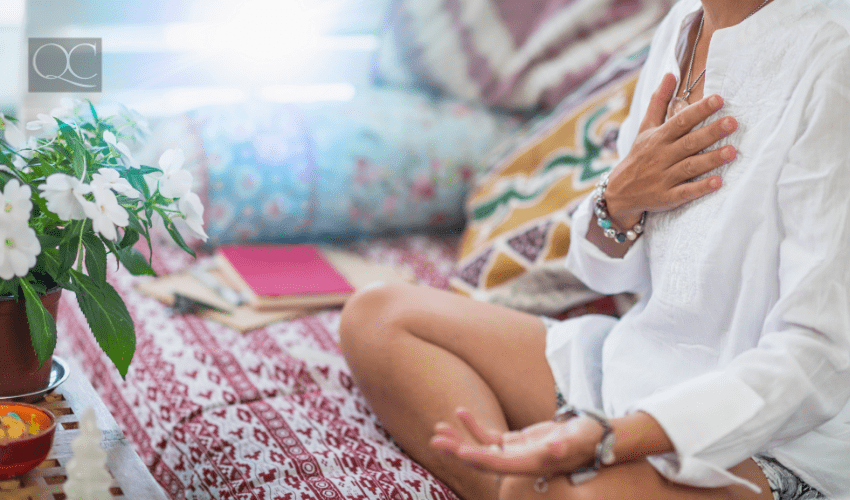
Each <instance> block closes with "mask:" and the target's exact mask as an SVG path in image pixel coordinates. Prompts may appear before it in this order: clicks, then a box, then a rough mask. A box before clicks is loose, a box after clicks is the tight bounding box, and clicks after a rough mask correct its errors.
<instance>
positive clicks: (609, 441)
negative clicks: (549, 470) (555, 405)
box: [534, 405, 617, 493]
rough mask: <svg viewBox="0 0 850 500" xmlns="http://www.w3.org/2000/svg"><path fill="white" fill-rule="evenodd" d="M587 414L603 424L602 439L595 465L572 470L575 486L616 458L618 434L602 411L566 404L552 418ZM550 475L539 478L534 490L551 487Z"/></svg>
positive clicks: (559, 420) (571, 475) (557, 419)
mask: <svg viewBox="0 0 850 500" xmlns="http://www.w3.org/2000/svg"><path fill="white" fill-rule="evenodd" d="M578 416H585V417H588V418H592V419H593V420H595V421H596V423H598V424H599V425H601V426H602V431H603V432H602V439H600V440H599V444H597V445H596V453H595V456H594V459H593V465H589V466H587V467H582V468H579V469H576V470H574V471H572V472H570V474H569V476H570V482H571V483H572V484H573V485H574V486H578V485H580V484H582V483H584V482H586V481H589V480H590V479H592V478H593V477H595V476H596V475H597V474H598V473H599V469H601V468H602V466H603V465H611V464H613V463H614V461H615V460H616V457H615V456H614V445H615V444H616V443H617V436H615V435H614V429H613V428H612V427H611V424H610V423H608V418H607V417H605V415H604V414H603V413H602V412H599V411H597V410H586V409H580V408H576V407H575V406H572V405H565V406H562V407H561V408H559V409H558V411H556V412H555V416H554V417H552V420H554V421H555V422H565V421H567V420H569V419H571V418H573V417H578ZM548 479H549V477H548V476H544V477H540V478H537V481H535V483H534V490H535V491H537V492H538V493H545V492H546V490H548V489H549V484H548V483H547V480H548Z"/></svg>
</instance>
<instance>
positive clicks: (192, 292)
mask: <svg viewBox="0 0 850 500" xmlns="http://www.w3.org/2000/svg"><path fill="white" fill-rule="evenodd" d="M411 278H412V277H411V276H409V275H405V274H403V273H401V272H399V271H398V270H396V269H394V268H392V267H389V266H386V265H383V264H376V263H373V262H368V261H366V260H365V259H363V258H362V257H360V256H358V255H356V254H353V253H351V252H347V251H344V250H340V249H337V248H332V247H327V246H319V245H312V244H298V245H295V244H281V245H228V246H221V247H219V248H218V249H217V250H216V253H215V255H214V256H212V257H210V258H207V259H203V260H201V261H200V262H199V263H198V264H196V265H194V266H193V267H192V268H190V269H188V270H186V271H185V272H181V273H176V274H173V275H169V276H164V277H160V278H156V279H153V280H150V281H145V282H142V283H140V284H139V285H138V288H139V290H140V291H142V292H143V293H146V294H148V295H151V296H154V297H156V298H158V299H159V300H161V301H163V302H165V303H167V304H169V305H171V306H172V307H174V309H175V310H177V311H178V312H181V313H186V312H191V313H197V314H199V315H201V316H205V317H208V318H210V319H213V320H216V321H219V322H221V323H224V324H226V325H228V326H230V327H232V328H235V329H237V330H240V331H243V332H244V331H249V330H253V329H256V328H260V327H262V326H265V325H268V324H270V323H273V322H276V321H280V320H283V319H289V318H293V317H296V316H299V315H301V314H304V313H305V312H308V311H312V310H315V309H321V308H330V307H339V306H342V305H343V304H344V303H345V301H346V300H347V299H348V298H349V297H351V295H352V294H353V293H354V292H355V291H356V290H358V289H360V288H363V287H365V286H368V285H371V284H374V283H376V282H409V281H412V279H411Z"/></svg>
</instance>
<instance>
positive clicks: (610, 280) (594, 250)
mask: <svg viewBox="0 0 850 500" xmlns="http://www.w3.org/2000/svg"><path fill="white" fill-rule="evenodd" d="M592 197H593V195H592V194H591V195H590V196H588V197H587V198H585V199H584V200H583V201H582V202H581V203H580V204H579V205H578V207H576V210H575V212H573V215H572V218H571V229H570V251H569V253H568V254H567V264H566V265H567V268H568V269H569V270H570V271H571V272H572V273H573V274H575V275H576V277H578V278H579V279H580V280H581V281H582V282H584V283H585V284H586V285H587V286H588V287H590V288H591V289H592V290H594V291H596V292H599V293H603V294H608V295H610V294H615V293H621V292H640V291H643V290H644V289H646V288H647V287H648V282H647V279H646V277H647V276H648V273H649V268H648V264H647V262H646V251H645V240H646V238H643V237H641V238H638V239H637V240H636V241H635V242H634V243H633V244H632V246H631V248H629V251H628V252H626V255H625V256H623V258H614V257H611V256H609V255H607V254H606V253H605V252H603V251H602V250H600V249H599V247H597V246H596V245H595V244H593V243H591V242H590V241H588V240H587V237H586V235H587V229H588V227H589V226H590V224H591V221H592V219H593V211H592V205H593V200H592Z"/></svg>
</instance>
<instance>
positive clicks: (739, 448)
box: [632, 372, 765, 492]
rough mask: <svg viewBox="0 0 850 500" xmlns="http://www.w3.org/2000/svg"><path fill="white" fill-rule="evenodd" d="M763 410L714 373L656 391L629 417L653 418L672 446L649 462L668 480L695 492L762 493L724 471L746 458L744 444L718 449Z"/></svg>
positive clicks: (739, 385) (748, 392) (750, 394)
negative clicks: (733, 489) (742, 489)
mask: <svg viewBox="0 0 850 500" xmlns="http://www.w3.org/2000/svg"><path fill="white" fill-rule="evenodd" d="M764 404H765V403H764V400H763V399H762V398H761V396H759V395H758V393H756V392H755V391H754V390H753V389H752V388H751V387H750V386H748V385H747V384H745V383H744V382H742V381H741V380H740V379H738V378H735V377H730V376H726V375H725V374H723V373H719V372H717V373H709V374H706V375H704V376H701V377H698V378H695V379H692V380H689V381H687V382H684V383H681V384H677V385H675V386H673V387H670V388H668V389H665V390H663V391H659V392H657V393H655V394H653V395H651V396H649V397H647V398H644V399H643V400H640V401H638V402H637V403H636V404H635V406H634V408H632V411H637V410H640V411H644V412H646V413H648V414H650V415H652V417H653V418H655V420H656V421H658V423H659V424H660V425H661V427H662V428H663V429H664V431H665V433H666V434H667V436H668V437H669V438H670V440H671V441H672V443H673V446H674V448H675V449H676V452H675V453H670V454H665V455H659V456H655V457H652V459H651V460H650V463H652V465H653V466H654V467H655V468H656V469H657V470H658V472H659V473H661V474H662V475H664V476H665V477H666V478H668V479H670V480H671V481H675V482H679V483H684V484H690V485H693V486H699V487H719V486H728V485H732V484H740V485H744V486H746V487H748V488H750V489H751V490H753V491H754V492H760V491H761V490H760V488H759V487H758V486H757V485H755V484H753V483H752V482H750V481H747V480H745V479H742V478H740V477H737V476H735V475H734V474H732V473H730V472H729V471H728V470H726V469H727V468H728V467H732V466H734V465H736V464H737V463H739V462H740V461H741V460H743V459H744V458H746V457H747V456H748V451H747V448H748V444H747V443H746V439H743V438H742V439H739V440H732V441H734V443H735V444H728V443H725V442H724V443H723V444H722V446H720V445H718V443H719V442H720V441H721V440H723V439H724V438H726V437H728V436H729V435H730V434H733V433H734V432H735V431H736V430H738V429H740V428H741V427H742V426H743V425H744V424H746V423H747V422H748V421H749V420H751V419H752V418H753V417H754V416H755V415H756V414H757V413H758V412H759V411H760V410H761V409H762V408H763V407H764ZM694 429H699V431H698V432H694ZM726 441H728V440H726Z"/></svg>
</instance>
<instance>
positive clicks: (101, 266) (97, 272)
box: [83, 233, 106, 283]
mask: <svg viewBox="0 0 850 500" xmlns="http://www.w3.org/2000/svg"><path fill="white" fill-rule="evenodd" d="M83 246H84V247H86V271H88V273H89V276H91V278H92V279H93V280H94V281H96V282H97V283H103V282H105V281H106V248H105V247H104V246H103V242H102V241H100V238H98V237H97V236H95V235H94V234H92V233H85V234H83Z"/></svg>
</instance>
